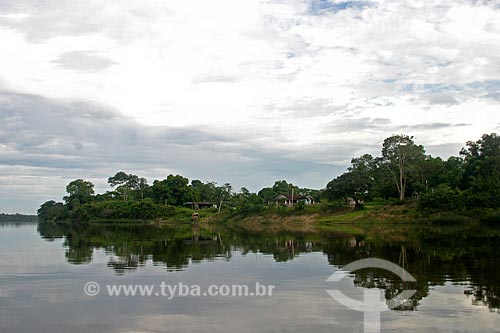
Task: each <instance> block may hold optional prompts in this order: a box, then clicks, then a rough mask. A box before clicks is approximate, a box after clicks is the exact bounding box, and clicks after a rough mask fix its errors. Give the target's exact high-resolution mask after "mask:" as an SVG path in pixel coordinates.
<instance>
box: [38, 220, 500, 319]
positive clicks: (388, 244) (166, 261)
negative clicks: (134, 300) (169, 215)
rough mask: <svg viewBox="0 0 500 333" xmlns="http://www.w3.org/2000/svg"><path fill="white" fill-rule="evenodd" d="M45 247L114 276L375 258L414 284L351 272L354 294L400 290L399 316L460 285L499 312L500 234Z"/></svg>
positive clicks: (463, 230)
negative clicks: (235, 263) (251, 258)
mask: <svg viewBox="0 0 500 333" xmlns="http://www.w3.org/2000/svg"><path fill="white" fill-rule="evenodd" d="M38 230H39V233H40V235H41V236H42V237H43V238H44V239H46V240H48V241H51V240H54V239H56V238H64V246H65V249H66V258H67V260H68V262H70V263H72V264H88V263H90V262H91V261H92V260H93V257H92V256H93V253H94V251H96V250H100V251H104V252H105V253H106V255H108V261H107V265H108V267H110V268H111V269H113V270H114V271H115V272H116V274H118V275H122V274H125V273H126V272H127V271H130V270H136V269H140V267H143V266H145V265H146V264H147V263H148V262H150V263H151V264H153V265H155V266H162V267H165V269H166V270H168V271H175V270H184V269H187V268H188V267H189V265H191V264H196V263H198V262H202V261H213V260H231V254H232V252H233V251H239V252H241V253H242V254H243V255H246V254H248V253H257V252H259V253H263V254H265V255H270V256H272V257H273V258H274V260H275V261H276V262H286V261H289V260H293V259H294V258H296V257H297V256H299V255H301V254H304V253H308V252H322V253H324V254H325V255H326V257H327V259H328V261H329V263H330V264H331V265H334V266H338V267H342V266H344V265H346V264H348V263H351V262H353V261H355V260H359V259H363V258H370V257H376V258H381V259H386V260H389V261H391V262H393V263H397V264H399V265H400V266H402V267H404V268H405V269H406V270H407V271H408V272H410V274H412V275H413V276H414V277H415V279H416V280H417V283H416V284H414V285H408V284H407V283H404V282H402V281H401V279H399V277H397V276H394V275H393V274H392V273H390V272H386V271H382V270H380V269H363V270H360V271H356V272H353V279H354V284H355V286H357V287H364V288H379V289H383V290H384V291H385V297H386V299H387V300H389V299H392V298H393V297H395V296H396V295H398V294H399V293H400V292H401V291H402V290H404V289H416V290H417V293H416V294H415V295H414V296H413V297H412V298H411V299H410V300H407V301H406V302H405V303H404V304H403V305H401V306H400V307H398V308H397V309H396V310H401V311H410V310H415V309H416V308H417V307H418V305H419V304H420V301H421V300H422V299H423V298H425V297H427V296H428V295H429V292H430V291H429V289H430V288H431V287H433V286H437V285H444V284H446V283H459V282H460V283H465V284H466V287H465V289H466V290H465V295H467V297H470V298H471V302H472V304H475V305H486V306H488V307H490V308H491V309H500V282H499V281H500V279H499V278H500V259H499V258H498V256H497V247H498V244H499V241H500V231H499V230H495V229H484V228H479V227H447V228H444V227H441V228H437V227H424V228H414V229H412V230H411V232H410V233H407V234H405V235H404V237H398V238H397V239H398V240H397V241H391V240H389V239H386V238H384V237H377V236H376V235H371V234H365V235H355V236H353V235H348V234H345V233H343V234H340V233H336V232H324V231H319V232H310V233H297V232H289V233H287V232H279V233H278V232H269V233H266V232H249V231H248V230H237V229H229V228H224V227H201V226H198V225H194V226H192V225H189V224H184V225H178V226H156V225H126V224H122V225H120V224H116V225H97V224H91V225H71V226H70V225H56V224H53V223H47V224H40V225H39V227H38Z"/></svg>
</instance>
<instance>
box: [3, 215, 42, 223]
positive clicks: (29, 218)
mask: <svg viewBox="0 0 500 333" xmlns="http://www.w3.org/2000/svg"><path fill="white" fill-rule="evenodd" d="M37 221H38V217H37V216H36V215H23V214H4V213H1V214H0V223H3V222H37Z"/></svg>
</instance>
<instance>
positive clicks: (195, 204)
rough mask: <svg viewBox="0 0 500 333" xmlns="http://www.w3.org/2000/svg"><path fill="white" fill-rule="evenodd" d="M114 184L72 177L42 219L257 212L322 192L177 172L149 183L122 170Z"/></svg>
mask: <svg viewBox="0 0 500 333" xmlns="http://www.w3.org/2000/svg"><path fill="white" fill-rule="evenodd" d="M108 184H109V185H110V187H111V188H112V190H110V191H106V192H105V193H102V194H96V193H95V190H94V184H92V183H91V182H89V181H86V180H83V179H76V180H74V181H72V182H70V183H69V184H68V185H67V186H66V192H67V195H66V196H64V197H63V202H56V201H53V200H51V201H47V202H45V203H44V204H42V205H41V207H40V209H39V210H38V216H39V218H40V220H42V221H65V220H72V221H89V220H96V219H97V220H99V219H102V220H116V219H144V220H150V219H158V218H169V217H176V216H178V217H182V218H185V217H190V216H191V213H192V212H193V208H196V209H198V208H207V207H208V209H205V211H206V212H207V213H216V212H220V211H221V210H227V209H231V211H236V210H237V211H238V212H247V213H248V212H258V211H260V209H261V208H264V207H265V206H266V205H267V204H268V203H269V202H273V203H274V200H275V198H276V196H278V195H280V194H283V195H289V194H290V193H294V196H299V195H301V196H305V195H313V196H316V198H318V200H319V199H320V195H321V191H318V190H312V189H305V188H299V187H298V186H295V185H293V184H291V183H288V182H286V181H285V180H280V181H276V182H275V184H274V185H273V186H272V187H266V188H263V189H262V190H260V191H259V192H258V193H251V192H250V191H249V190H248V189H246V188H245V187H243V188H241V189H240V190H239V191H234V190H233V187H232V185H231V184H229V183H225V184H223V185H218V184H217V183H216V182H202V181H200V180H191V181H190V180H189V179H188V178H185V177H183V176H180V175H169V176H168V177H167V178H166V179H162V180H154V181H153V183H152V185H150V184H148V181H147V180H146V179H145V178H142V177H139V176H137V175H134V174H127V173H125V172H123V171H120V172H118V173H116V174H115V175H114V176H112V177H109V178H108Z"/></svg>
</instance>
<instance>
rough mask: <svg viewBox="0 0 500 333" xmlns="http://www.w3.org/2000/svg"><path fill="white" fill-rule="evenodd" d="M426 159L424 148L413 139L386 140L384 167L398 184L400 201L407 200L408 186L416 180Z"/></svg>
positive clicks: (397, 137) (396, 137)
mask: <svg viewBox="0 0 500 333" xmlns="http://www.w3.org/2000/svg"><path fill="white" fill-rule="evenodd" d="M424 158H425V150H424V147H423V146H421V145H416V144H415V142H414V141H413V137H410V136H408V135H394V136H391V137H389V138H387V139H385V140H384V143H383V145H382V160H381V162H382V167H383V168H385V169H386V170H387V171H388V172H389V174H390V175H391V178H392V179H393V181H394V183H395V184H396V188H397V190H398V193H399V199H400V200H404V199H405V194H406V188H407V185H408V183H409V182H411V181H414V180H415V179H416V177H417V175H418V170H419V167H420V164H421V162H422V161H423V160H424Z"/></svg>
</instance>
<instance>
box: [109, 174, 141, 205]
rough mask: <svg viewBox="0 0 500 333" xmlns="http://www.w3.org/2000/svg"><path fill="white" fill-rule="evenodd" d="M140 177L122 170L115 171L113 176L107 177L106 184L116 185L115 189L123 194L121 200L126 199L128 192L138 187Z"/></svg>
mask: <svg viewBox="0 0 500 333" xmlns="http://www.w3.org/2000/svg"><path fill="white" fill-rule="evenodd" d="M139 182H140V179H139V177H138V176H136V175H133V174H126V173H125V172H123V171H120V172H117V173H116V174H115V175H114V176H113V177H109V178H108V184H109V185H110V186H111V187H116V191H117V192H118V193H120V194H121V195H122V196H123V201H125V202H126V201H128V199H129V197H130V193H131V192H132V191H133V190H137V189H138V188H139Z"/></svg>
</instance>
